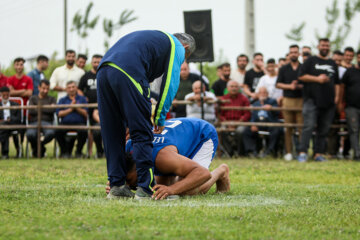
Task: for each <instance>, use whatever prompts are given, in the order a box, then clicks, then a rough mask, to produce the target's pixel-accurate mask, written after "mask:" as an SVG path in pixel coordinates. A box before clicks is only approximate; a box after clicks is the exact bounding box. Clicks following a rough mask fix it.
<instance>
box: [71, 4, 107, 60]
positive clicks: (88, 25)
mask: <svg viewBox="0 0 360 240" xmlns="http://www.w3.org/2000/svg"><path fill="white" fill-rule="evenodd" d="M93 6H94V4H93V3H92V2H90V3H89V5H88V6H87V7H86V10H85V13H84V15H81V13H80V10H79V11H77V12H76V13H75V16H74V17H73V23H72V28H71V30H70V31H71V32H73V31H76V33H77V34H78V36H79V37H80V38H82V39H83V40H84V41H85V39H86V38H87V37H88V35H89V29H94V28H95V26H96V24H97V22H98V20H99V17H100V16H99V15H97V16H96V17H94V18H93V19H89V15H90V11H91V9H92V7H93ZM85 45H86V43H85ZM80 46H81V45H80ZM79 51H81V47H79ZM85 52H86V53H87V52H88V49H87V47H85Z"/></svg>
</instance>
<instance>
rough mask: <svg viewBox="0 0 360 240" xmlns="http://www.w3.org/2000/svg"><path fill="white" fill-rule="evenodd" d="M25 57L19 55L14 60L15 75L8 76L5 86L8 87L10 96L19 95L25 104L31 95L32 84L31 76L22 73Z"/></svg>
mask: <svg viewBox="0 0 360 240" xmlns="http://www.w3.org/2000/svg"><path fill="white" fill-rule="evenodd" d="M24 63H25V59H23V58H21V57H19V58H16V59H15V60H14V68H15V72H16V73H15V75H14V76H11V77H9V79H8V81H7V86H8V87H9V88H10V96H11V97H21V98H22V99H23V101H24V105H26V103H27V101H28V99H29V97H31V95H32V93H33V90H34V86H33V81H32V79H31V77H29V76H26V75H25V74H24Z"/></svg>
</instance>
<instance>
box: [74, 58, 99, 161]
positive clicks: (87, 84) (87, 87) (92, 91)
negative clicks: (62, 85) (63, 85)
mask: <svg viewBox="0 0 360 240" xmlns="http://www.w3.org/2000/svg"><path fill="white" fill-rule="evenodd" d="M102 57H103V56H101V55H99V54H95V55H93V56H92V58H91V67H92V68H91V70H90V71H88V72H87V73H85V75H84V76H82V77H81V79H80V83H79V90H80V91H79V92H81V93H82V94H83V95H84V96H85V97H86V98H87V101H88V103H97V93H96V71H97V68H98V66H99V64H100V61H101V59H102ZM93 111H94V108H89V119H90V124H91V125H95V121H94V119H93V118H92V116H93ZM99 140H100V143H96V146H101V145H102V141H101V137H100V138H96V141H99ZM92 145H93V136H92V131H90V132H89V149H88V151H89V156H91V155H92ZM97 150H98V155H102V152H103V150H102V147H101V149H97Z"/></svg>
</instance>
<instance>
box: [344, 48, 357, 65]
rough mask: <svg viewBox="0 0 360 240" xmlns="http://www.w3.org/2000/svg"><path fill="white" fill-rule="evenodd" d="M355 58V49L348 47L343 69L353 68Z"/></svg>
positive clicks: (345, 52)
mask: <svg viewBox="0 0 360 240" xmlns="http://www.w3.org/2000/svg"><path fill="white" fill-rule="evenodd" d="M354 56H355V51H354V48H352V47H346V48H345V50H344V58H343V67H345V68H351V67H353V66H354V65H353V64H352V61H353V59H354Z"/></svg>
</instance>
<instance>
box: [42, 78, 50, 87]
mask: <svg viewBox="0 0 360 240" xmlns="http://www.w3.org/2000/svg"><path fill="white" fill-rule="evenodd" d="M42 84H45V85H46V86H50V82H49V80H47V79H43V80H41V81H40V83H39V86H41V85H42Z"/></svg>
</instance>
